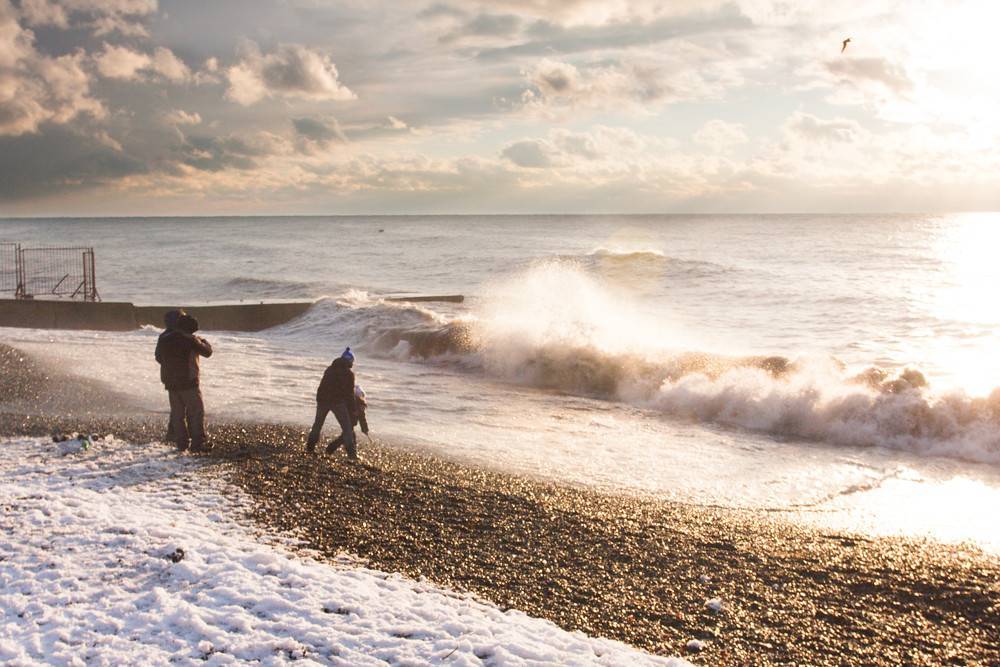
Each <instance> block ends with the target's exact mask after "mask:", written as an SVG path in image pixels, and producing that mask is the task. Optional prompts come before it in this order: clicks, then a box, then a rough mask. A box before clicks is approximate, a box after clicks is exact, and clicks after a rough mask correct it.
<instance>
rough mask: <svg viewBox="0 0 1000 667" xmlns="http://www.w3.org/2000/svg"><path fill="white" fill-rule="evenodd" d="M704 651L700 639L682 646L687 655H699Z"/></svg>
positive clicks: (703, 644)
mask: <svg viewBox="0 0 1000 667" xmlns="http://www.w3.org/2000/svg"><path fill="white" fill-rule="evenodd" d="M704 649H705V642H703V641H701V640H700V639H692V640H691V641H689V642H688V643H687V644H685V645H684V650H685V651H687V652H688V653H701V652H702V651H703V650H704Z"/></svg>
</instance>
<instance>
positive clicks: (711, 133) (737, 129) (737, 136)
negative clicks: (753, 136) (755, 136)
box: [694, 119, 750, 152]
mask: <svg viewBox="0 0 1000 667" xmlns="http://www.w3.org/2000/svg"><path fill="white" fill-rule="evenodd" d="M694 141H695V143H697V144H701V145H702V146H707V147H708V148H709V149H711V150H713V151H716V152H722V151H725V150H728V149H730V148H733V147H734V146H738V145H740V144H745V143H747V142H748V141H750V139H749V138H748V137H747V133H746V131H745V129H744V127H743V125H742V124H741V123H727V122H726V121H724V120H718V119H716V120H710V121H708V122H707V123H705V124H704V125H702V126H701V127H700V128H699V129H698V131H697V132H695V133H694Z"/></svg>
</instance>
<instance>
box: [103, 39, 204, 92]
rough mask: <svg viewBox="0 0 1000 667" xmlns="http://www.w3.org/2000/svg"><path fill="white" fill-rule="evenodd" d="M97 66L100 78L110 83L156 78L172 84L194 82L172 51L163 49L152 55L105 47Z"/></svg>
mask: <svg viewBox="0 0 1000 667" xmlns="http://www.w3.org/2000/svg"><path fill="white" fill-rule="evenodd" d="M94 62H95V64H96V65H97V71H98V72H100V73H101V76H104V77H107V78H109V79H123V80H125V81H137V80H148V79H149V78H151V77H154V76H157V75H158V76H160V77H163V78H164V79H166V80H168V81H170V82H172V83H184V82H185V81H188V80H190V79H191V70H190V69H188V66H187V65H185V64H184V62H183V61H182V60H181V59H180V58H178V57H177V56H176V55H174V53H173V52H172V51H171V50H170V49H168V48H166V47H162V46H160V47H157V48H156V49H155V50H154V51H153V54H152V55H149V54H146V53H142V52H140V51H133V50H132V49H130V48H128V47H126V46H117V45H112V44H108V43H105V44H104V48H103V50H102V51H101V53H99V54H98V55H97V56H95V58H94Z"/></svg>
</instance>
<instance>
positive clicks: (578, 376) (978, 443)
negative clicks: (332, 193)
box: [284, 262, 1000, 464]
mask: <svg viewBox="0 0 1000 667" xmlns="http://www.w3.org/2000/svg"><path fill="white" fill-rule="evenodd" d="M317 330H323V331H326V332H329V331H336V332H337V336H338V338H346V339H347V340H352V341H357V343H356V346H357V347H358V348H360V349H362V350H364V351H365V352H366V353H368V354H373V355H376V356H381V357H385V358H395V359H399V360H407V361H416V362H423V361H431V362H433V363H439V364H452V365H454V366H457V367H461V368H462V369H464V370H470V371H474V372H477V373H480V374H483V375H486V376H488V377H491V378H495V379H501V380H504V381H508V382H512V383H517V384H522V385H527V386H532V387H537V388H543V389H550V390H555V391H559V392H565V393H571V394H576V395H583V396H589V397H595V398H600V399H607V400H615V401H623V402H627V403H629V404H631V405H634V406H637V407H640V408H644V409H649V410H655V411H658V412H660V413H662V414H664V415H668V416H671V417H674V418H681V419H691V420H696V421H700V422H708V423H714V424H720V425H724V426H729V427H736V428H741V429H747V430H751V431H755V432H759V433H765V434H770V435H772V436H775V437H791V438H802V439H809V440H816V441H823V442H827V443H830V444H835V445H850V446H877V447H887V448H893V449H898V450H904V451H908V452H913V453H918V454H925V455H935V456H949V457H954V458H960V459H964V460H969V461H975V462H983V463H992V464H998V463H1000V390H996V391H994V392H993V393H992V394H991V395H990V396H988V397H985V398H971V397H969V396H966V395H964V394H962V393H952V394H947V395H935V394H934V393H933V392H932V391H931V388H930V387H929V385H928V382H927V380H926V379H925V377H924V376H923V374H921V373H920V372H919V371H917V370H914V369H904V370H901V371H900V370H897V371H890V370H886V369H880V368H875V367H872V368H869V369H867V370H864V371H863V372H857V371H856V370H855V371H852V370H851V369H848V368H846V367H845V366H844V365H843V364H841V363H839V362H837V361H836V360H834V359H829V358H828V359H815V358H801V359H793V358H788V357H785V356H778V355H776V356H749V357H748V356H727V355H719V354H710V353H705V352H696V351H692V350H694V349H696V347H697V346H696V343H693V342H692V341H689V340H685V338H684V335H683V332H678V331H673V330H671V328H670V326H669V324H668V323H664V322H662V321H650V320H647V319H644V318H642V317H640V316H638V315H637V314H636V312H635V309H630V307H629V305H628V303H627V302H626V301H624V300H623V299H622V298H621V297H620V296H619V295H616V294H614V293H613V292H611V291H609V290H608V289H607V288H606V287H605V286H604V285H603V284H602V283H600V282H599V281H598V280H596V279H595V278H594V277H593V276H591V275H589V274H588V273H587V272H585V271H583V270H581V269H579V268H575V267H572V266H568V265H566V264H565V263H561V262H552V263H548V264H543V265H538V266H535V267H532V268H531V269H529V270H527V271H526V272H524V273H523V274H521V275H519V276H517V277H515V278H512V279H509V280H505V281H503V282H500V283H497V284H495V285H493V286H491V287H490V288H489V289H488V290H487V292H486V294H485V295H484V297H483V298H482V299H481V300H480V302H479V303H478V304H477V305H476V307H475V308H474V315H467V316H462V317H448V316H445V315H442V314H440V313H438V312H436V311H434V310H432V309H430V308H428V307H424V306H418V305H416V304H407V303H392V302H386V301H383V300H380V299H377V298H372V297H369V296H368V295H367V294H364V293H352V294H350V295H348V296H346V297H343V298H340V299H326V300H324V301H322V302H320V303H319V304H318V305H317V307H315V308H314V309H313V310H312V311H310V313H309V314H307V315H306V316H305V317H304V318H301V319H300V320H298V321H296V322H295V323H292V324H290V325H286V327H285V328H284V333H285V335H303V336H310V335H315V332H316V331H317Z"/></svg>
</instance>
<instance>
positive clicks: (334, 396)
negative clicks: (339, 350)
mask: <svg viewBox="0 0 1000 667" xmlns="http://www.w3.org/2000/svg"><path fill="white" fill-rule="evenodd" d="M353 366H354V354H353V353H352V352H351V348H347V349H346V350H344V353H343V354H341V355H340V356H339V357H337V358H336V359H334V360H333V363H332V364H330V366H329V367H328V368H327V369H326V372H325V373H323V380H322V381H321V382H320V383H319V388H318V389H317V390H316V419H315V420H314V421H313V425H312V430H311V431H310V432H309V439H308V440H307V441H306V451H307V452H309V453H312V452H314V451H315V450H316V443H317V442H319V436H320V433H322V431H323V422H325V421H326V415H327V413H329V412H332V413H333V416H334V417H336V418H337V423H338V424H340V431H341V437H342V438H343V442H344V444H345V445H347V458H348V459H350V460H351V461H357V460H358V444H357V442H356V441H355V439H354V415H355V414H356V413H357V405H356V404H355V398H354V371H353V370H351V368H352V367H353ZM335 450H336V447H333V446H332V445H331V446H330V447H327V448H326V452H327V454H332V453H333V452H334V451H335Z"/></svg>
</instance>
